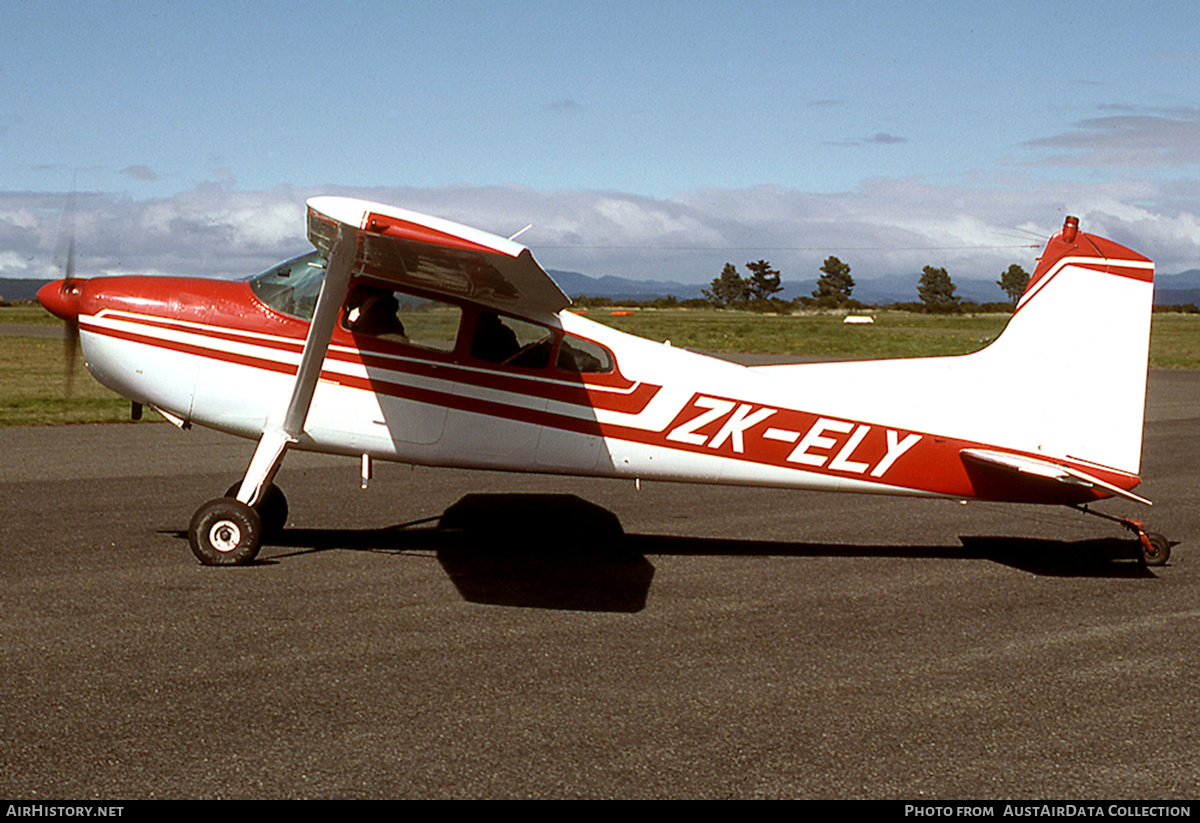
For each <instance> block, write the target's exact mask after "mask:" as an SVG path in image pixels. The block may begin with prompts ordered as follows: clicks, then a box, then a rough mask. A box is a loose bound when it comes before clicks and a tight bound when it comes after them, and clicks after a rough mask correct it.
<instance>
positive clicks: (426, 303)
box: [342, 283, 462, 352]
mask: <svg viewBox="0 0 1200 823" xmlns="http://www.w3.org/2000/svg"><path fill="white" fill-rule="evenodd" d="M461 325H462V309H460V308H459V307H458V306H455V305H453V304H450V303H443V302H442V301H440V300H430V299H429V298H425V297H417V296H416V295H412V294H406V293H405V292H400V291H392V290H390V289H387V288H384V287H382V286H374V285H370V284H367V283H359V284H357V285H355V286H353V287H352V288H351V289H350V294H349V295H348V296H347V297H346V305H345V307H344V308H343V310H342V328H344V329H346V330H348V331H350V332H353V333H354V334H367V335H371V336H372V337H379V338H382V339H384V340H391V341H392V342H394V343H403V344H405V345H408V346H415V347H417V348H420V349H429V350H431V351H439V352H452V351H454V347H455V343H456V342H457V340H458V330H459V327H460V326H461Z"/></svg>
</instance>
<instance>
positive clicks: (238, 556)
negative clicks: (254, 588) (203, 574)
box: [188, 497, 263, 566]
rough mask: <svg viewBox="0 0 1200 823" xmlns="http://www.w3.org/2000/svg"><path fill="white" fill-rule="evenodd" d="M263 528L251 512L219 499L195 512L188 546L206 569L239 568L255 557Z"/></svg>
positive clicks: (252, 510) (226, 500) (259, 520)
mask: <svg viewBox="0 0 1200 823" xmlns="http://www.w3.org/2000/svg"><path fill="white" fill-rule="evenodd" d="M262 528H263V526H262V519H261V518H260V517H259V516H258V512H256V511H255V510H254V509H252V508H250V507H249V506H247V505H246V504H245V503H239V502H238V501H237V500H235V499H232V498H229V497H220V498H218V499H216V500H210V501H208V502H207V503H205V504H204V505H203V506H201V507H200V508H199V509H197V510H196V513H195V514H194V515H193V516H192V522H191V524H190V525H189V526H188V543H189V544H190V545H191V547H192V554H194V555H196V559H197V560H199V561H200V562H201V563H203V564H204V565H206V566H242V565H245V564H246V563H249V562H251V561H252V560H254V558H255V557H256V556H258V549H259V547H260V545H261V541H262Z"/></svg>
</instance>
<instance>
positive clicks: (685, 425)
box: [38, 197, 1170, 565]
mask: <svg viewBox="0 0 1200 823" xmlns="http://www.w3.org/2000/svg"><path fill="white" fill-rule="evenodd" d="M308 238H309V240H310V241H311V242H312V244H313V245H314V246H315V247H316V249H315V251H312V252H310V253H309V254H305V255H303V256H300V257H296V258H293V259H291V260H288V261H286V262H283V263H280V264H279V265H277V266H275V267H273V268H271V269H268V270H267V271H265V272H263V273H262V274H259V275H258V276H256V277H253V278H251V279H250V280H249V281H248V282H247V281H240V282H222V281H214V280H202V279H182V278H178V277H158V276H120V277H105V278H94V279H89V280H84V279H78V278H75V277H74V276H73V272H71V268H72V266H71V264H70V263H69V264H68V275H67V278H66V279H65V280H61V281H57V282H55V283H51V284H49V285H47V286H45V287H44V288H43V289H42V290H41V291H40V292H39V294H38V299H39V300H40V301H41V303H42V305H43V306H45V307H46V308H47V309H49V310H50V311H51V312H53V313H54V314H56V315H58V316H59V317H62V318H64V319H66V320H67V321H68V323H69V324H70V325H71V327H72V328H73V329H74V330H77V332H78V335H79V338H80V340H81V342H82V348H83V354H84V358H85V361H86V363H87V367H88V369H89V370H90V371H91V372H92V374H93V375H95V377H96V378H97V379H98V380H99V381H100V382H101V383H103V384H104V385H106V386H108V387H109V388H111V389H113V390H114V391H117V392H119V393H120V394H122V395H124V396H125V397H128V398H130V399H131V400H132V401H134V404H135V406H134V408H135V410H136V409H137V408H138V407H139V405H138V404H145V405H148V406H151V407H152V408H154V409H157V410H158V411H159V412H161V413H162V415H163V416H164V417H166V418H167V419H168V420H171V421H172V422H174V423H175V424H177V425H179V426H181V427H187V426H189V425H191V424H197V425H202V426H208V427H210V428H213V429H219V430H221V431H225V432H228V433H230V434H235V435H240V436H242V437H247V438H251V439H253V440H256V441H258V446H257V448H256V449H255V451H254V454H253V456H252V458H251V460H250V463H249V467H248V469H247V471H246V475H245V477H244V478H243V479H242V481H241V483H240V484H239V485H236V486H234V487H233V488H231V489H230V490H229V492H227V496H226V497H218V498H216V499H215V500H212V501H210V502H208V503H205V504H204V505H203V506H201V507H200V509H199V510H198V511H197V512H196V514H195V516H194V517H193V518H192V522H191V526H190V528H189V530H188V537H189V540H190V543H191V547H192V550H193V552H194V553H195V555H196V557H197V558H199V560H200V562H202V563H206V564H214V565H225V564H242V563H249V562H250V561H252V560H253V559H254V557H255V556H256V555H257V554H258V551H259V547H260V545H261V543H262V540H263V538H264V535H270V534H271V532H272V531H273V530H276V529H279V528H282V527H283V525H284V523H285V521H286V518H287V503H286V501H285V499H284V497H283V495H282V493H281V492H280V491H279V490H278V488H277V487H276V486H275V485H274V483H273V478H274V477H275V473H276V471H277V470H278V469H279V465H280V462H281V461H282V460H283V458H284V455H285V454H286V452H287V451H288V450H289V449H304V450H309V451H319V452H329V453H335V454H344V455H353V456H361V459H362V463H363V475H364V482H365V478H366V477H367V476H368V474H369V468H370V461H371V460H372V459H380V460H394V461H402V462H406V463H418V464H422V465H428V466H456V467H465V468H477V469H501V470H508V471H522V472H549V473H561V474H573V475H588V476H597V477H626V478H638V479H655V480H671V481H684V482H693V483H732V484H739V485H748V486H772V487H784V488H795V489H816V490H823V491H843V492H867V493H876V494H897V495H922V496H938V497H952V498H961V499H980V500H996V501H1016V502H1026V503H1051V504H1060V505H1067V506H1073V507H1076V508H1080V509H1082V510H1084V511H1086V510H1087V506H1086V504H1088V503H1089V502H1091V501H1095V500H1099V499H1101V498H1106V497H1110V496H1114V495H1116V496H1120V497H1124V498H1128V499H1130V500H1135V501H1138V502H1141V503H1149V501H1147V500H1145V499H1144V498H1142V497H1139V496H1138V495H1136V494H1134V493H1133V492H1132V491H1131V490H1132V489H1133V488H1134V487H1136V486H1137V485H1138V483H1139V481H1140V478H1139V477H1138V471H1139V464H1140V461H1141V448H1142V423H1143V412H1144V407H1145V396H1146V368H1147V357H1148V350H1149V340H1150V307H1151V298H1152V293H1153V288H1154V264H1153V263H1151V262H1150V261H1149V260H1148V259H1146V258H1145V257H1143V256H1141V255H1140V254H1137V253H1135V252H1133V251H1130V250H1129V249H1127V248H1124V247H1122V246H1119V245H1117V244H1116V243H1113V242H1112V241H1109V240H1105V239H1103V238H1100V237H1096V236H1093V235H1089V234H1085V233H1083V232H1081V231H1079V227H1078V220H1076V219H1075V218H1073V217H1068V218H1067V220H1066V224H1065V226H1064V227H1063V230H1062V231H1061V232H1060V233H1059V234H1057V235H1055V236H1054V237H1052V238H1051V239H1050V241H1049V243H1048V245H1047V247H1046V250H1045V252H1044V253H1043V255H1042V257H1041V259H1040V262H1039V263H1038V266H1037V269H1036V271H1035V272H1034V274H1033V277H1032V278H1031V280H1030V283H1029V287H1028V289H1027V290H1026V292H1025V294H1024V296H1023V297H1022V298H1021V300H1020V302H1019V303H1018V305H1017V308H1016V312H1015V314H1014V316H1013V317H1012V319H1011V320H1010V322H1009V323H1008V326H1007V328H1006V329H1005V330H1004V332H1003V334H1001V335H1000V337H998V338H997V339H996V340H995V342H993V343H992V344H991V345H989V346H988V347H987V348H985V349H983V350H981V351H979V352H976V353H974V354H969V355H963V356H957V357H932V358H919V359H905V360H884V361H869V362H837V363H814V364H802V365H784V366H763V367H753V368H752V367H745V366H740V365H736V364H733V363H729V362H726V361H723V360H718V359H714V358H711V357H705V356H702V355H700V354H696V353H694V352H690V351H686V350H682V349H679V348H674V347H672V346H670V345H668V344H660V343H654V342H651V341H648V340H643V339H640V338H637V337H632V336H630V335H627V334H623V333H621V332H618V331H615V330H613V329H611V328H608V327H606V326H602V325H599V324H597V323H594V322H591V321H589V320H587V319H585V318H583V317H580V316H578V315H576V314H573V313H571V312H570V311H569V310H568V307H569V306H570V305H571V301H570V300H569V299H568V298H567V296H566V295H565V294H564V293H563V292H562V290H561V289H559V287H558V286H557V285H556V284H555V283H554V281H553V280H552V279H551V278H550V277H549V275H547V274H546V272H545V271H543V270H542V268H541V267H540V266H539V265H538V264H537V263H536V262H535V261H534V259H533V256H532V255H531V254H530V252H529V250H528V249H526V248H524V247H523V246H521V245H519V244H517V243H515V242H513V241H512V240H511V239H509V240H506V239H504V238H502V237H497V236H495V235H492V234H488V233H486V232H483V231H479V230H477V229H473V228H469V227H467V226H462V225H458V224H456V223H451V222H449V221H446V220H442V219H438V218H435V217H429V216H426V215H423V214H417V213H414V212H410V211H406V210H403V209H399V208H394V207H391V206H385V205H381V204H378V203H369V202H364V201H361V200H355V199H350V198H345V197H314V198H312V199H311V200H309V201H308ZM431 306H432V307H436V310H430V308H431ZM435 321H436V322H435ZM1093 513H1096V512H1093ZM1101 516H1104V517H1109V516H1108V515H1101ZM1109 519H1114V520H1118V521H1119V522H1121V523H1122V524H1123V525H1124V526H1126V527H1127V528H1129V529H1130V530H1131V531H1133V532H1134V533H1136V534H1137V535H1138V538H1139V540H1140V543H1141V546H1142V554H1143V559H1144V560H1145V562H1147V563H1162V562H1165V561H1166V559H1167V556H1168V554H1169V551H1170V543H1169V542H1168V541H1167V540H1166V539H1165V538H1163V537H1162V536H1161V535H1157V534H1153V533H1148V532H1147V531H1145V530H1144V528H1143V526H1142V523H1141V522H1140V521H1138V520H1135V519H1133V518H1123V519H1122V518H1113V517H1109Z"/></svg>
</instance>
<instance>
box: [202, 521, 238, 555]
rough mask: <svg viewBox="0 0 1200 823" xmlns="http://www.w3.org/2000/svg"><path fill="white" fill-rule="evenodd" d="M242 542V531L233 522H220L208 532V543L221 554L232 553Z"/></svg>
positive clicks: (214, 524)
mask: <svg viewBox="0 0 1200 823" xmlns="http://www.w3.org/2000/svg"><path fill="white" fill-rule="evenodd" d="M241 541H242V530H241V529H240V528H238V524H237V523H234V522H233V521H232V520H218V521H217V522H216V523H213V525H212V528H211V529H209V530H208V543H209V545H210V546H212V547H213V548H214V549H216V550H217V551H219V552H222V553H228V552H231V551H233V550H234V549H236V548H237V547H238V543H240V542H241Z"/></svg>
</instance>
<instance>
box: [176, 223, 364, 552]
mask: <svg viewBox="0 0 1200 823" xmlns="http://www.w3.org/2000/svg"><path fill="white" fill-rule="evenodd" d="M357 250H358V232H357V231H356V230H355V229H354V227H352V226H348V225H346V224H339V225H338V230H337V238H336V239H335V240H334V241H333V247H332V248H331V249H330V254H329V264H328V265H327V266H326V267H325V279H324V280H323V281H322V283H321V291H320V293H319V294H318V295H317V305H316V308H315V309H314V310H313V319H312V322H311V323H309V324H308V337H306V338H305V340H304V351H303V352H302V353H301V355H300V364H299V366H298V367H297V368H296V382H295V384H293V386H292V397H291V400H289V401H288V405H287V410H286V411H284V413H283V416H282V418H275V417H270V416H269V417H268V418H267V419H268V420H278V419H282V424H281V425H279V424H274V423H273V424H271V425H269V426H268V427H267V428H266V430H265V431H263V434H262V439H261V440H259V441H258V448H257V449H255V450H254V457H253V458H252V459H251V460H250V468H248V469H246V477H245V478H244V479H243V480H242V483H241V485H240V486H239V487H238V490H237V497H236V498H230V497H219V498H217V499H216V500H210V501H209V502H207V503H205V504H204V505H203V506H201V507H200V509H199V510H198V511H197V512H196V514H195V515H194V516H193V517H192V523H191V525H190V526H189V527H188V543H190V544H191V546H192V553H193V554H195V555H196V557H197V558H198V559H199V560H200V562H201V563H203V564H205V565H207V566H240V565H243V564H245V563H249V562H250V561H252V560H253V559H254V558H255V557H256V556H257V555H258V548H259V544H260V543H261V541H262V535H263V529H264V527H266V528H268V529H270V528H273V527H274V526H275V525H276V520H277V519H278V521H279V522H278V525H280V526H282V524H283V523H282V521H283V520H286V519H287V502H286V501H284V503H283V514H282V517H280V515H279V513H278V502H277V499H278V498H282V497H283V495H282V494H281V493H279V490H278V489H275V485H274V484H273V483H272V482H271V480H272V479H273V478H274V477H275V472H277V471H278V470H279V463H280V462H281V461H282V460H283V455H284V454H285V453H286V452H287V450H288V446H290V445H291V444H292V443H295V442H296V439H297V438H298V437H299V436H300V433H301V432H302V431H303V430H304V421H305V419H306V418H307V417H308V409H309V406H311V405H312V399H313V392H314V391H315V390H316V388H317V381H318V380H319V379H320V377H321V364H322V363H323V362H324V361H325V352H326V351H327V350H328V348H329V340H330V338H331V337H332V336H333V328H334V326H335V325H336V324H337V316H338V312H339V311H340V309H341V306H342V302H343V301H344V300H345V299H346V292H347V290H348V289H349V285H350V273H351V269H352V268H353V265H354V260H355V257H356V255H357V253H358V251H357ZM272 489H274V492H273V491H272ZM230 491H231V492H232V491H233V490H232V489H230ZM276 496H277V497H276Z"/></svg>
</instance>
